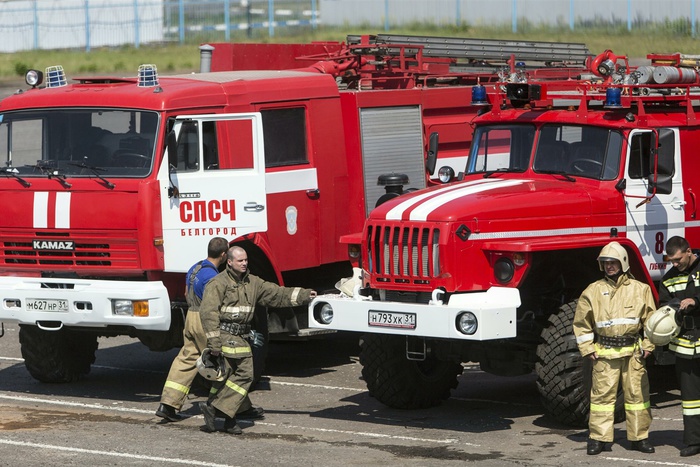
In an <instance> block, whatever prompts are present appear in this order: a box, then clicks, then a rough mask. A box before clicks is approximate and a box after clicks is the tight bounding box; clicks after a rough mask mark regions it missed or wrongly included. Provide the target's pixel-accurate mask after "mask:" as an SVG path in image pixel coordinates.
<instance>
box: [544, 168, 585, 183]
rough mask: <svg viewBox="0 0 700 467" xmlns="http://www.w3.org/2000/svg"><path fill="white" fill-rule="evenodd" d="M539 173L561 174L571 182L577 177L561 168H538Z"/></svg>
mask: <svg viewBox="0 0 700 467" xmlns="http://www.w3.org/2000/svg"><path fill="white" fill-rule="evenodd" d="M537 173H541V174H550V175H561V176H562V177H564V178H565V179H567V180H568V181H570V182H575V181H576V179H575V178H574V177H572V176H571V175H569V174H567V173H566V172H563V171H561V170H537Z"/></svg>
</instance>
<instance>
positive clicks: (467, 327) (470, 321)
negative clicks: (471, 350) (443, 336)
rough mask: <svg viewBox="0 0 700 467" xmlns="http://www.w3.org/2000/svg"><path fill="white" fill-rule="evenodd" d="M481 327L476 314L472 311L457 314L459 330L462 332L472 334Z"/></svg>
mask: <svg viewBox="0 0 700 467" xmlns="http://www.w3.org/2000/svg"><path fill="white" fill-rule="evenodd" d="M478 327H479V322H478V321H477V319H476V315H475V314H474V313H472V312H471V311H465V312H463V313H460V314H459V315H457V330H458V331H459V332H461V333H462V334H467V335H472V334H474V333H475V332H476V330H477V328H478Z"/></svg>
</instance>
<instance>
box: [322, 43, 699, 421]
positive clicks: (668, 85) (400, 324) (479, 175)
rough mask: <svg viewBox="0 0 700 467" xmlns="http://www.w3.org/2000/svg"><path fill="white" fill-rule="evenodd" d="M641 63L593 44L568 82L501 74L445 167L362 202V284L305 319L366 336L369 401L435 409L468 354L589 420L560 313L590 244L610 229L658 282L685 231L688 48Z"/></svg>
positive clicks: (561, 410)
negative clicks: (667, 252) (669, 250)
mask: <svg viewBox="0 0 700 467" xmlns="http://www.w3.org/2000/svg"><path fill="white" fill-rule="evenodd" d="M648 59H650V64H649V65H645V66H639V67H631V66H630V65H629V60H627V58H626V57H621V56H616V55H615V54H613V53H612V52H611V51H605V52H604V53H603V54H601V55H599V56H597V57H596V58H595V59H593V60H591V61H590V62H589V70H588V71H587V72H585V73H582V74H581V75H580V76H579V77H577V78H576V79H570V80H562V81H558V82H557V81H549V82H544V81H542V80H538V79H536V78H535V77H533V76H530V75H529V74H528V72H527V71H524V72H523V73H520V74H515V75H512V76H509V77H508V79H506V80H503V81H502V82H500V83H498V84H497V85H496V93H495V94H489V93H487V94H485V96H486V99H479V100H478V101H476V102H474V103H473V105H482V106H483V108H484V111H483V112H481V113H480V115H479V116H477V117H476V118H475V119H474V121H473V123H474V134H473V140H472V144H471V149H470V152H469V156H468V161H467V163H466V165H465V166H464V168H463V169H461V170H460V172H459V173H457V174H455V173H454V172H453V171H452V169H451V168H449V167H444V168H441V169H440V170H439V173H440V175H441V179H442V180H443V181H444V182H445V184H443V185H442V186H434V187H428V188H426V189H423V190H419V191H416V192H412V193H407V194H403V195H396V196H395V198H394V199H391V200H389V201H386V202H385V203H383V204H381V205H379V206H378V207H377V208H376V209H375V210H373V211H372V212H371V214H370V215H369V217H368V219H367V221H366V223H365V226H364V230H363V231H362V234H361V236H358V239H359V240H360V242H359V247H360V250H361V267H362V277H361V279H362V280H361V281H358V284H357V285H356V286H355V287H354V288H353V287H350V288H349V289H348V287H347V285H346V293H344V294H341V295H326V296H322V297H319V298H317V299H316V300H315V301H314V302H313V303H312V304H310V307H309V320H310V323H311V326H312V327H317V328H320V329H337V330H348V331H357V332H362V333H364V335H363V337H362V338H361V345H362V350H361V354H360V362H361V364H362V365H363V370H362V374H363V376H364V379H365V381H366V384H367V387H368V388H369V391H370V393H371V394H372V395H373V396H374V397H376V398H377V399H378V400H379V401H381V402H383V403H384V404H387V405H389V406H393V407H401V408H416V407H427V406H431V405H434V404H437V403H439V402H440V401H441V400H442V399H444V398H445V397H447V396H448V395H449V392H450V390H451V389H452V388H454V387H455V386H456V384H457V376H458V375H460V374H461V372H462V366H461V363H462V362H476V363H479V364H480V366H481V369H482V370H484V371H486V372H489V373H492V374H496V375H504V376H514V375H524V374H529V373H532V372H533V371H534V372H536V374H537V387H538V389H539V392H540V394H541V396H542V401H543V404H544V407H545V410H546V412H547V413H548V414H549V415H551V416H553V417H554V418H556V419H557V420H559V421H561V422H564V423H568V424H581V423H583V422H584V421H585V420H586V417H587V413H588V409H589V404H588V389H587V388H586V382H585V380H586V378H587V377H589V376H590V368H588V371H585V369H584V366H583V365H584V363H583V362H582V359H581V357H580V355H579V352H578V349H577V346H576V340H575V338H574V335H573V332H572V319H573V316H574V311H575V308H576V301H577V299H578V297H579V296H580V294H581V292H582V291H583V289H584V288H585V287H586V286H587V285H588V284H589V283H591V282H593V281H595V280H597V279H599V278H600V277H601V274H602V273H601V272H600V271H599V268H598V263H597V261H596V257H597V255H598V253H599V252H600V250H601V248H602V247H603V246H604V245H606V244H607V243H609V242H610V241H612V240H616V241H618V242H620V243H621V244H622V245H623V246H624V247H625V249H626V250H627V251H628V252H629V257H630V263H631V271H632V273H633V274H634V276H635V277H636V278H637V279H639V280H642V281H644V282H646V283H648V284H649V285H650V286H651V287H652V288H653V289H654V291H656V283H658V281H659V280H660V278H661V277H662V275H663V273H664V271H665V270H666V267H667V263H666V262H665V260H664V245H665V242H666V240H667V239H668V238H670V237H671V236H674V235H681V236H685V237H686V238H687V239H688V240H689V241H690V243H691V244H692V245H698V244H700V228H699V227H700V221H698V219H697V214H698V208H699V200H698V199H697V197H698V193H700V177H698V173H700V157H698V148H700V121H699V120H698V115H699V114H698V112H699V111H700V79H699V74H698V68H699V67H700V56H687V55H682V54H668V55H663V54H651V55H649V56H648ZM475 95H477V96H482V95H484V94H481V93H475ZM655 293H656V292H655ZM661 350H663V349H661ZM668 356H669V354H668V352H665V353H664V352H661V351H660V352H658V353H657V355H656V362H657V363H665V362H667V361H668V359H667V357H668Z"/></svg>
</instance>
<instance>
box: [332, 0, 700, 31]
mask: <svg viewBox="0 0 700 467" xmlns="http://www.w3.org/2000/svg"><path fill="white" fill-rule="evenodd" d="M318 1H319V11H320V12H321V16H322V17H323V24H324V25H326V26H350V27H352V26H358V27H360V26H363V27H365V29H366V27H367V26H370V27H378V26H379V27H383V26H385V25H387V24H389V25H390V26H392V27H396V26H402V25H403V26H405V25H410V24H412V23H423V22H427V23H432V24H435V25H472V26H503V25H513V26H515V27H516V28H517V24H518V23H521V25H522V23H523V22H524V21H526V22H528V23H529V24H532V25H536V26H538V25H542V24H546V25H550V26H555V25H558V26H565V27H566V26H568V27H573V26H574V25H575V24H581V23H583V24H588V25H594V24H595V23H596V22H597V21H598V20H603V21H606V22H615V23H622V24H627V25H628V26H629V27H634V24H635V23H640V22H641V23H644V22H659V23H661V22H665V21H676V20H685V19H688V20H690V19H691V15H695V16H696V19H697V15H700V11H697V10H700V0H488V1H485V0H318ZM376 32H381V31H376Z"/></svg>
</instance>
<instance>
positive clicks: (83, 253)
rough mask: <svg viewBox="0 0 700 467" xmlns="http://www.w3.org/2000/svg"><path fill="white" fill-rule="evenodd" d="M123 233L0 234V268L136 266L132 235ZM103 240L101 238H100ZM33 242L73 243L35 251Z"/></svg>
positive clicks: (135, 248) (121, 267)
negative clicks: (71, 245) (69, 246)
mask: <svg viewBox="0 0 700 467" xmlns="http://www.w3.org/2000/svg"><path fill="white" fill-rule="evenodd" d="M131 234H132V235H131V236H130V237H128V236H125V235H124V233H123V232H120V233H119V234H118V235H115V236H112V235H105V234H104V233H95V232H91V233H88V234H74V233H65V232H31V233H25V234H17V233H13V232H0V235H2V240H0V265H7V266H43V267H54V268H59V269H64V268H70V269H75V268H104V267H111V268H114V267H116V268H120V269H133V268H138V267H139V255H138V245H137V242H136V239H135V235H134V234H133V233H131ZM100 237H102V238H100ZM35 239H40V240H46V241H49V242H57V243H58V242H64V241H68V240H69V241H72V242H73V245H74V247H73V249H72V250H60V249H55V250H54V249H37V248H35V247H34V245H33V241H34V240H35Z"/></svg>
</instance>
